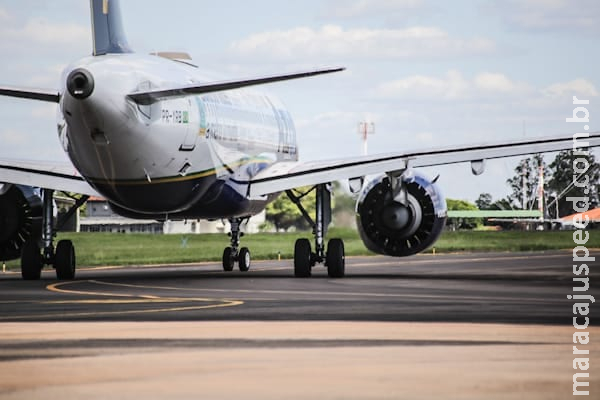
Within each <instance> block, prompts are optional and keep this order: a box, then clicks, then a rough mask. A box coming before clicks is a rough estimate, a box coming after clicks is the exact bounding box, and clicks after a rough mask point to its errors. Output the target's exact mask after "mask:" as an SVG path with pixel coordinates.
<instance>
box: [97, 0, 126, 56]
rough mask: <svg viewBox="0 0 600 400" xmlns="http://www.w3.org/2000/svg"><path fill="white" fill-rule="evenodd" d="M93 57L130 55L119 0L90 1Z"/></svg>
mask: <svg viewBox="0 0 600 400" xmlns="http://www.w3.org/2000/svg"><path fill="white" fill-rule="evenodd" d="M90 6H91V12H92V35H93V40H94V55H95V56H101V55H104V54H118V53H132V52H133V51H132V50H131V48H130V47H129V44H128V43H127V38H126V36H125V31H124V30H123V23H122V21H121V7H120V4H119V0H90Z"/></svg>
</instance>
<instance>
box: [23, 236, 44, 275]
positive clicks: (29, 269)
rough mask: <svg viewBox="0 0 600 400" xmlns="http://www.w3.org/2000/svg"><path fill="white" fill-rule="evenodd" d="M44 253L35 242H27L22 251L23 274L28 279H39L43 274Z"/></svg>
mask: <svg viewBox="0 0 600 400" xmlns="http://www.w3.org/2000/svg"><path fill="white" fill-rule="evenodd" d="M43 267H44V264H43V261H42V253H41V251H40V246H38V244H37V243H35V242H27V243H25V245H24V246H23V250H22V251H21V276H22V277H23V280H26V281H37V280H39V279H40V278H41V276H42V268H43Z"/></svg>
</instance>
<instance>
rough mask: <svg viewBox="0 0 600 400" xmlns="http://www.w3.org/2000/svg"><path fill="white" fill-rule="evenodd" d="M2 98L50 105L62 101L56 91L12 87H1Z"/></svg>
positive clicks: (0, 94)
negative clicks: (48, 103) (43, 102)
mask: <svg viewBox="0 0 600 400" xmlns="http://www.w3.org/2000/svg"><path fill="white" fill-rule="evenodd" d="M0 96H9V97H18V98H20V99H30V100H40V101H47V102H50V103H58V102H59V101H60V95H59V93H58V91H56V90H46V89H31V88H17V87H12V86H0Z"/></svg>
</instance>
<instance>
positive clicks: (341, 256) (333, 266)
mask: <svg viewBox="0 0 600 400" xmlns="http://www.w3.org/2000/svg"><path fill="white" fill-rule="evenodd" d="M326 263H327V273H328V274H329V277H330V278H343V277H344V275H345V274H346V255H345V252H344V242H343V241H342V240H341V239H331V240H330V241H329V243H328V244H327V257H326Z"/></svg>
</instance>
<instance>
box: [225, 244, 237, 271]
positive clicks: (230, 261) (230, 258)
mask: <svg viewBox="0 0 600 400" xmlns="http://www.w3.org/2000/svg"><path fill="white" fill-rule="evenodd" d="M234 258H235V257H234V254H233V249H232V248H231V247H226V248H225V250H224V251H223V270H224V271H226V272H231V271H233V266H234V265H235V259H234Z"/></svg>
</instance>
